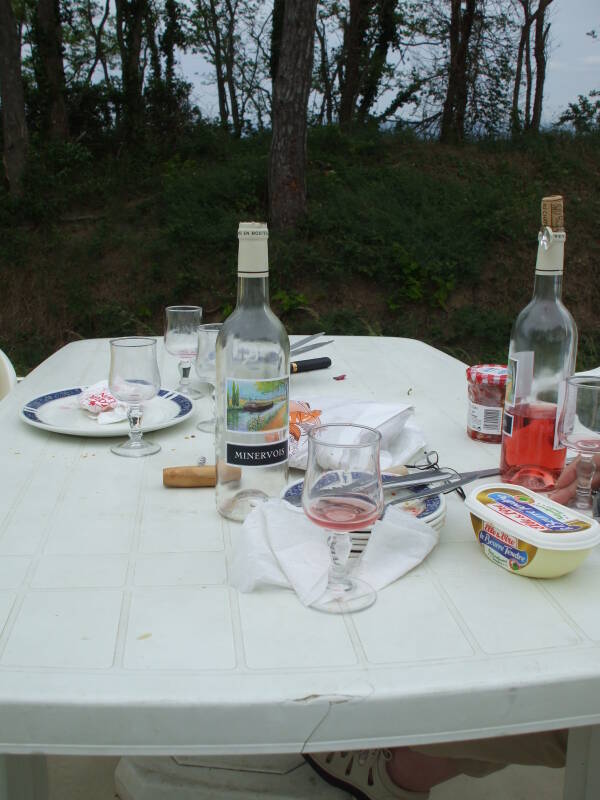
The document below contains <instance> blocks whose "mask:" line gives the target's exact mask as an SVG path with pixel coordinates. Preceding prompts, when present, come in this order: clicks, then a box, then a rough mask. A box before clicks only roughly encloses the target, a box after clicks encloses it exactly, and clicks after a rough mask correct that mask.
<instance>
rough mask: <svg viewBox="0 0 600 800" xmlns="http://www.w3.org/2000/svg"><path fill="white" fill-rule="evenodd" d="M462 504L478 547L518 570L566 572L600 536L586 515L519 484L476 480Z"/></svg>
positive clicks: (535, 574) (537, 574) (547, 574)
mask: <svg viewBox="0 0 600 800" xmlns="http://www.w3.org/2000/svg"><path fill="white" fill-rule="evenodd" d="M465 504H466V506H467V508H468V509H469V511H470V512H471V522H472V524H473V530H474V531H475V536H476V537H477V539H478V541H479V544H480V545H481V547H482V549H483V552H484V553H485V554H486V556H487V557H488V558H489V559H490V561H493V562H494V564H497V565H498V566H499V567H503V568H504V569H507V570H509V572H516V573H517V574H518V575H526V576H528V577H530V578H557V577H558V576H559V575H565V574H566V573H567V572H571V571H572V570H574V569H575V568H576V567H578V566H579V565H580V564H581V563H582V561H584V560H585V559H586V558H587V556H588V555H589V553H590V551H591V550H592V549H593V548H594V547H595V545H597V544H598V543H599V542H600V525H599V524H598V523H597V522H596V521H595V520H593V519H592V518H591V517H586V516H585V514H582V513H581V512H579V511H577V510H576V509H572V508H567V506H563V505H560V503H555V502H554V501H553V500H550V499H549V498H548V497H544V496H543V495H541V494H536V493H535V492H531V491H530V490H529V489H525V488H524V487H522V486H515V485H514V484H509V483H489V484H486V485H485V486H479V487H477V488H476V489H474V490H473V491H472V492H471V494H470V495H469V496H468V497H467V499H466V501H465Z"/></svg>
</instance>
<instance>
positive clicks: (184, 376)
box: [165, 306, 202, 397]
mask: <svg viewBox="0 0 600 800" xmlns="http://www.w3.org/2000/svg"><path fill="white" fill-rule="evenodd" d="M201 323H202V308H201V307H200V306H167V308H166V309H165V349H166V351H167V353H170V354H171V355H172V356H177V358H178V359H179V385H178V386H177V387H176V389H175V391H176V392H180V393H181V394H185V395H187V396H188V397H200V396H201V394H202V393H201V392H199V391H197V390H196V389H193V388H192V385H191V383H190V370H191V369H192V362H193V361H194V359H195V358H196V356H197V354H198V330H199V328H200V325H201Z"/></svg>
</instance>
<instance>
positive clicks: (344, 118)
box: [339, 0, 373, 127]
mask: <svg viewBox="0 0 600 800" xmlns="http://www.w3.org/2000/svg"><path fill="white" fill-rule="evenodd" d="M372 6H373V0H350V14H349V17H348V19H347V20H346V21H345V24H344V44H343V48H342V57H341V62H342V69H341V71H340V108H339V121H340V125H341V126H342V127H348V125H350V123H351V122H352V118H353V116H354V110H355V107H356V101H357V99H358V94H359V91H360V78H361V68H362V66H363V63H364V51H365V46H366V35H367V29H368V27H369V14H370V12H371V7H372Z"/></svg>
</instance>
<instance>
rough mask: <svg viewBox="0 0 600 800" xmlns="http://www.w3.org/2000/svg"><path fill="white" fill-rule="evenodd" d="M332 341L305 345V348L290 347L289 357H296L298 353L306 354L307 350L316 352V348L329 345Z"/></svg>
mask: <svg viewBox="0 0 600 800" xmlns="http://www.w3.org/2000/svg"><path fill="white" fill-rule="evenodd" d="M332 342H333V339H327V341H326V342H316V343H315V344H307V345H306V347H290V355H293V356H297V355H300V353H308V351H309V350H316V349H317V347H324V346H325V345H326V344H331V343H332Z"/></svg>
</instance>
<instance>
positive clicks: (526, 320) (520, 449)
mask: <svg viewBox="0 0 600 800" xmlns="http://www.w3.org/2000/svg"><path fill="white" fill-rule="evenodd" d="M538 241H539V246H538V255H537V263H536V267H535V283H534V289H533V298H532V300H531V302H530V303H529V304H528V305H527V306H526V307H525V308H524V309H523V310H522V311H521V312H520V314H519V315H518V316H517V318H516V320H515V322H514V324H513V328H512V332H511V335H510V348H509V354H508V380H507V384H506V396H505V404H504V429H503V432H502V455H501V463H500V470H501V475H502V480H503V481H506V482H508V483H517V484H520V485H521V486H525V487H527V488H528V489H532V490H534V491H542V492H544V491H550V490H551V489H553V488H554V484H555V483H556V480H557V478H558V476H559V475H560V473H561V471H562V468H563V466H564V463H565V456H566V449H565V448H564V447H563V446H561V445H560V443H559V442H558V437H557V435H556V424H557V419H558V414H557V411H558V408H559V405H560V403H561V401H562V395H563V392H564V386H565V381H566V379H567V378H568V377H569V376H571V375H572V374H573V371H574V370H575V361H576V358H577V328H576V326H575V322H574V320H573V317H572V316H571V314H570V313H569V311H568V310H567V309H566V308H565V306H564V305H563V303H562V301H561V292H562V276H563V253H564V244H565V241H566V234H565V229H564V216H563V198H562V197H560V196H555V197H544V199H543V200H542V228H541V230H540V233H539V236H538Z"/></svg>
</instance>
